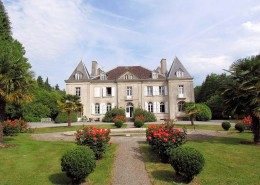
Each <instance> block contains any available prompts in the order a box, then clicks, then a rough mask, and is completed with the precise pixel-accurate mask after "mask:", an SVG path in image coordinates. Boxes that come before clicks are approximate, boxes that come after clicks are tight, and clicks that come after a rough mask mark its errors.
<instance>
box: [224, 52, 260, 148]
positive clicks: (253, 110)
mask: <svg viewBox="0 0 260 185" xmlns="http://www.w3.org/2000/svg"><path fill="white" fill-rule="evenodd" d="M229 72H230V77H231V79H232V83H229V84H228V85H227V86H226V88H225V91H224V92H223V94H222V95H223V99H224V104H225V106H224V107H225V110H224V111H225V113H226V114H231V115H238V116H248V115H250V116H251V117H252V120H253V123H252V124H253V133H254V142H255V143H260V122H259V119H260V55H257V56H253V57H250V58H244V59H240V60H238V61H237V62H235V63H233V64H232V65H231V67H230V69H229Z"/></svg>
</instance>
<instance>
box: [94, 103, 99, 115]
mask: <svg viewBox="0 0 260 185" xmlns="http://www.w3.org/2000/svg"><path fill="white" fill-rule="evenodd" d="M95 114H100V105H99V103H96V104H95Z"/></svg>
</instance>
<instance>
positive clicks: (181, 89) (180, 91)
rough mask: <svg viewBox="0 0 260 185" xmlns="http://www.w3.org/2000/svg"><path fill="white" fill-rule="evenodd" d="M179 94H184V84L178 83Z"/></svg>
mask: <svg viewBox="0 0 260 185" xmlns="http://www.w3.org/2000/svg"><path fill="white" fill-rule="evenodd" d="M178 90H179V94H184V86H183V85H179V89H178Z"/></svg>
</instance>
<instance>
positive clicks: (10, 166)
mask: <svg viewBox="0 0 260 185" xmlns="http://www.w3.org/2000/svg"><path fill="white" fill-rule="evenodd" d="M5 142H6V143H8V144H15V145H16V146H15V147H12V148H4V149H0V164H1V165H0V184H1V185H16V184H17V185H21V184H22V185H34V184H41V185H45V184H69V183H70V180H69V179H68V178H67V177H66V175H65V174H64V173H62V172H61V167H60V158H61V156H62V154H63V153H64V152H65V151H66V150H68V149H71V148H73V147H75V146H76V144H75V143H73V142H64V141H60V142H57V141H52V142H47V141H34V140H32V139H31V138H30V136H29V135H28V134H20V135H18V136H16V137H6V138H5ZM115 151H116V145H114V144H112V145H111V146H110V147H109V149H108V151H107V152H106V154H105V156H104V158H103V159H102V160H100V161H98V162H97V167H96V169H95V171H94V172H93V173H92V174H90V176H89V177H88V178H87V182H88V184H100V185H103V184H109V183H110V181H111V177H112V174H111V173H112V167H113V161H114V156H115Z"/></svg>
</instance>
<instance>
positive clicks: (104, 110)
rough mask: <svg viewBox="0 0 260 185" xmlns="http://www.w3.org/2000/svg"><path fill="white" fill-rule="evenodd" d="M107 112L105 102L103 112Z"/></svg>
mask: <svg viewBox="0 0 260 185" xmlns="http://www.w3.org/2000/svg"><path fill="white" fill-rule="evenodd" d="M106 113H107V105H106V104H105V103H104V105H103V114H106Z"/></svg>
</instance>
